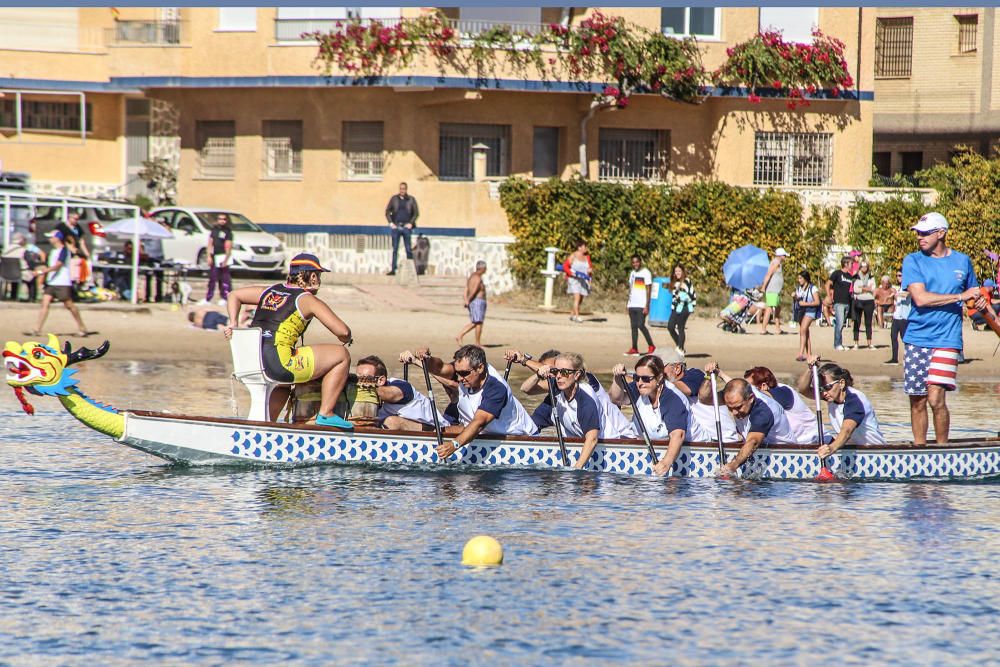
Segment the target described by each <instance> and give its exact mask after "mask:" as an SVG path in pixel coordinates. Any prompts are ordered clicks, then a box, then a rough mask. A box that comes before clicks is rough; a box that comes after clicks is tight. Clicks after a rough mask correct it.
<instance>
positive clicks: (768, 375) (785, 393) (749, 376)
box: [743, 366, 819, 445]
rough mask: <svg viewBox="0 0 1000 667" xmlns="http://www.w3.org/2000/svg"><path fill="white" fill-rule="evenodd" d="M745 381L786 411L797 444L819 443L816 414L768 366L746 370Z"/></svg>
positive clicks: (797, 393)
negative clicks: (779, 380)
mask: <svg viewBox="0 0 1000 667" xmlns="http://www.w3.org/2000/svg"><path fill="white" fill-rule="evenodd" d="M743 379H744V380H746V381H747V382H749V383H750V384H752V385H753V386H754V387H755V388H756V389H757V390H758V391H760V392H761V393H763V394H766V395H768V396H770V397H771V398H773V399H774V400H775V401H777V402H778V405H780V406H781V409H782V410H784V411H785V416H786V417H787V418H788V425H789V426H790V427H791V429H792V433H793V434H794V435H795V442H796V444H799V445H811V444H813V443H816V442H819V431H818V427H817V425H816V414H815V413H814V412H813V411H812V410H810V409H809V406H808V405H806V403H805V401H803V400H802V397H801V396H799V392H798V391H796V390H795V389H794V388H793V387H790V386H789V385H787V384H784V383H783V382H778V378H776V377H774V373H772V372H771V369H770V368H768V367H766V366H754V367H753V368H750V369H748V370H746V371H745V372H744V373H743Z"/></svg>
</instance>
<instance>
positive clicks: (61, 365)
mask: <svg viewBox="0 0 1000 667" xmlns="http://www.w3.org/2000/svg"><path fill="white" fill-rule="evenodd" d="M109 347H110V344H109V343H108V342H107V341H105V342H104V344H103V345H101V346H100V347H99V348H97V350H90V349H87V348H85V347H84V348H80V349H79V350H77V351H75V352H74V351H73V349H72V346H70V344H69V343H68V342H67V343H66V344H65V346H64V347H63V349H62V350H60V349H59V339H58V338H56V337H55V336H54V335H52V334H49V339H48V342H46V343H37V342H34V341H28V342H26V343H22V344H19V343H17V342H15V341H8V342H7V344H6V345H5V346H4V350H3V361H4V367H5V368H6V370H7V384H9V385H10V386H11V387H13V388H14V393H15V394H16V395H17V398H18V400H19V401H20V402H21V407H22V408H23V409H24V411H25V412H27V413H28V414H33V413H34V409H33V408H32V407H31V405H30V404H29V403H28V401H27V399H25V397H24V390H25V389H27V390H28V392H29V393H32V394H35V395H36V396H66V395H68V394H69V393H70V391H71V390H73V388H74V387H75V386H76V384H77V380H76V378H74V377H73V375H74V374H75V373H76V370H74V369H72V368H68V367H69V366H71V365H72V364H75V363H78V362H80V361H85V360H87V359H96V358H97V357H101V356H103V355H104V354H105V353H106V352H107V351H108V348H109Z"/></svg>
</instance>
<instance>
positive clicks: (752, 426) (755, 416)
mask: <svg viewBox="0 0 1000 667" xmlns="http://www.w3.org/2000/svg"><path fill="white" fill-rule="evenodd" d="M747 422H748V426H747V434H748V435H749V434H750V433H761V434H763V435H764V436H765V437H766V436H767V434H768V433H770V432H771V429H772V428H774V413H772V412H771V409H770V408H769V407H767V403H765V402H764V401H762V400H760V399H759V398H757V399H755V400H754V402H753V407H752V408H750V414H748V415H747Z"/></svg>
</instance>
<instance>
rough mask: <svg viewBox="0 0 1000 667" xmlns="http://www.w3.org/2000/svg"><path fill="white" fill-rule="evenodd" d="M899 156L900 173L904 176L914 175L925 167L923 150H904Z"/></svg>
mask: <svg viewBox="0 0 1000 667" xmlns="http://www.w3.org/2000/svg"><path fill="white" fill-rule="evenodd" d="M899 157H900V169H899V173H901V174H902V175H903V176H913V175H914V174H915V173H917V172H918V171H920V170H921V169H923V168H924V152H923V151H903V152H902V153H900V154H899Z"/></svg>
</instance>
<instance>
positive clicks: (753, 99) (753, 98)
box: [747, 93, 760, 104]
mask: <svg viewBox="0 0 1000 667" xmlns="http://www.w3.org/2000/svg"><path fill="white" fill-rule="evenodd" d="M747 99H748V100H750V104H757V103H758V102H760V95H755V94H754V93H750V95H749V96H748V97H747Z"/></svg>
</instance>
